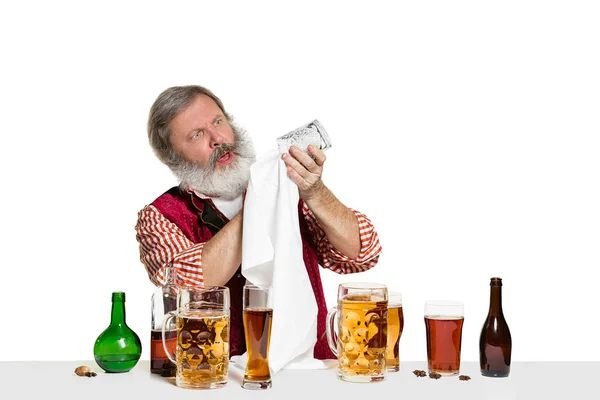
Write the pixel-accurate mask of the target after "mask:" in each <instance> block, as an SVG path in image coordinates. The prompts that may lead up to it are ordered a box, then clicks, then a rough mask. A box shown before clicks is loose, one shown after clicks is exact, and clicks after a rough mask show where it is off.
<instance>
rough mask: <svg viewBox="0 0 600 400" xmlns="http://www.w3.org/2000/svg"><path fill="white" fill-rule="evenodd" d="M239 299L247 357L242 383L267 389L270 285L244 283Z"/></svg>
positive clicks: (252, 387) (270, 317) (268, 381)
mask: <svg viewBox="0 0 600 400" xmlns="http://www.w3.org/2000/svg"><path fill="white" fill-rule="evenodd" d="M243 300H244V334H245V336H246V350H247V354H248V360H247V363H246V372H245V373H244V380H243V381H242V387H243V388H244V389H268V388H270V387H271V372H270V371H269V344H270V341H271V323H272V320H273V304H272V301H273V300H272V296H271V287H269V286H255V285H245V286H244V299H243Z"/></svg>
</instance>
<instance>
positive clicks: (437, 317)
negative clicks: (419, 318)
mask: <svg viewBox="0 0 600 400" xmlns="http://www.w3.org/2000/svg"><path fill="white" fill-rule="evenodd" d="M425 318H427V319H435V320H442V321H456V320H459V319H465V317H461V316H458V315H426V316H425Z"/></svg>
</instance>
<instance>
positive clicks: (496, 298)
mask: <svg viewBox="0 0 600 400" xmlns="http://www.w3.org/2000/svg"><path fill="white" fill-rule="evenodd" d="M489 314H490V315H502V286H494V285H492V286H491V287H490V311H489Z"/></svg>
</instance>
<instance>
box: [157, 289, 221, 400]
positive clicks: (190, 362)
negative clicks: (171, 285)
mask: <svg viewBox="0 0 600 400" xmlns="http://www.w3.org/2000/svg"><path fill="white" fill-rule="evenodd" d="M173 318H176V321H177V350H176V354H173V351H172V349H171V348H170V347H169V346H168V344H167V342H166V340H165V338H166V337H167V331H168V329H169V326H170V324H171V320H172V319H173ZM162 330H163V347H164V349H165V353H166V354H167V356H168V357H169V359H170V360H171V361H172V362H174V363H175V365H176V367H177V371H176V374H175V383H176V385H177V386H179V387H182V388H186V389H214V388H219V387H222V386H225V384H227V369H228V367H229V289H228V288H227V287H225V286H210V287H205V288H179V290H178V293H177V309H176V310H175V311H171V312H169V313H167V314H166V315H165V319H164V321H163V326H162Z"/></svg>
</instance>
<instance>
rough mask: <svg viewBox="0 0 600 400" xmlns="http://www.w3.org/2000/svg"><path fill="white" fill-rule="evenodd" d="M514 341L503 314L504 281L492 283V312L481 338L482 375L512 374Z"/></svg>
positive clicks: (493, 281)
mask: <svg viewBox="0 0 600 400" xmlns="http://www.w3.org/2000/svg"><path fill="white" fill-rule="evenodd" d="M511 352H512V339H511V337H510V330H509V329H508V324H507V323H506V320H505V319H504V313H503V312H502V279H500V278H492V279H491V281H490V310H489V311H488V315H487V318H486V320H485V323H484V324H483V328H482V329H481V336H480V337H479V364H480V367H481V375H483V376H490V377H507V376H508V374H509V372H510V356H511Z"/></svg>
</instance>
